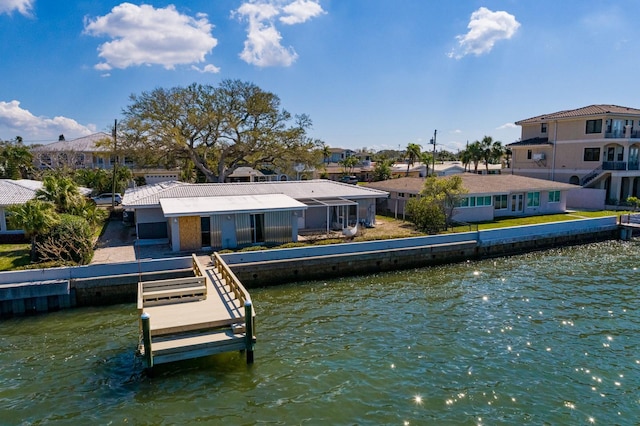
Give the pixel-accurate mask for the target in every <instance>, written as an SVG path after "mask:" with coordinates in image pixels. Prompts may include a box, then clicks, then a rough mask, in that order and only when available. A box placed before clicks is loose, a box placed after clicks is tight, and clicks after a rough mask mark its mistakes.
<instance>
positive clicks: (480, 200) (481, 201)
mask: <svg viewBox="0 0 640 426" xmlns="http://www.w3.org/2000/svg"><path fill="white" fill-rule="evenodd" d="M490 205H491V195H487V196H486V197H476V206H478V207H480V206H490Z"/></svg>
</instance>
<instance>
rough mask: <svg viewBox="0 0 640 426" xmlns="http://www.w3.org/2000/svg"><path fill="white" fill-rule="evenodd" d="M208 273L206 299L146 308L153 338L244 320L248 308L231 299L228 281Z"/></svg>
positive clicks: (213, 273) (209, 271)
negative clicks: (226, 282)
mask: <svg viewBox="0 0 640 426" xmlns="http://www.w3.org/2000/svg"><path fill="white" fill-rule="evenodd" d="M206 273H207V275H208V276H209V278H210V279H209V280H207V287H208V288H207V298H206V299H202V300H195V301H189V302H184V303H171V304H165V305H158V306H148V307H144V311H145V312H146V313H148V314H149V315H150V317H151V334H152V335H161V334H170V333H179V332H184V331H190V330H197V329H201V328H211V327H221V326H224V325H230V324H233V323H235V322H239V321H242V320H243V318H244V307H243V306H240V303H239V302H238V301H237V300H236V299H231V296H230V295H233V292H232V291H231V289H230V288H229V287H228V286H226V284H225V283H224V280H222V279H221V278H220V277H219V276H217V277H216V275H215V271H213V270H211V269H209V270H207V271H206Z"/></svg>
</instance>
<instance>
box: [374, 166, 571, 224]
mask: <svg viewBox="0 0 640 426" xmlns="http://www.w3.org/2000/svg"><path fill="white" fill-rule="evenodd" d="M458 176H460V177H461V178H462V186H463V188H465V189H466V190H467V191H468V193H466V194H464V196H463V198H462V202H461V203H460V205H459V206H458V207H456V208H455V210H454V214H453V220H455V221H460V222H481V221H487V220H493V219H494V218H497V217H504V216H531V215H537V214H549V213H564V212H565V211H566V208H567V207H566V206H567V204H566V203H567V196H568V192H569V191H571V190H580V187H579V186H576V185H571V184H567V183H561V182H552V181H548V180H544V179H534V178H528V177H525V176H516V175H504V174H489V175H480V174H475V173H464V174H460V175H458ZM448 178H449V176H448V177H442V178H440V179H448ZM424 181H425V180H424V179H421V178H399V179H391V180H385V181H381V182H373V183H370V184H367V187H369V188H375V189H378V190H381V191H387V192H389V199H388V200H385V202H386V205H382V206H381V205H380V204H379V205H378V210H382V209H384V210H385V211H387V212H389V213H392V214H393V215H394V216H395V217H403V218H404V217H405V206H406V204H407V202H408V201H409V200H410V199H412V198H415V197H419V194H420V191H422V188H423V186H424Z"/></svg>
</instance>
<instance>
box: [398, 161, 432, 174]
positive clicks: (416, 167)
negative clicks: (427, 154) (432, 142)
mask: <svg viewBox="0 0 640 426" xmlns="http://www.w3.org/2000/svg"><path fill="white" fill-rule="evenodd" d="M407 166H408V163H407V162H401V163H394V164H393V165H391V177H394V178H399V177H416V178H417V177H426V176H427V170H428V169H429V168H430V167H431V166H429V165H427V164H425V163H421V162H419V161H416V162H414V163H413V164H412V165H409V171H408V173H407Z"/></svg>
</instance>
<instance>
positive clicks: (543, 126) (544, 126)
mask: <svg viewBox="0 0 640 426" xmlns="http://www.w3.org/2000/svg"><path fill="white" fill-rule="evenodd" d="M540 133H547V123H542V124H540Z"/></svg>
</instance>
